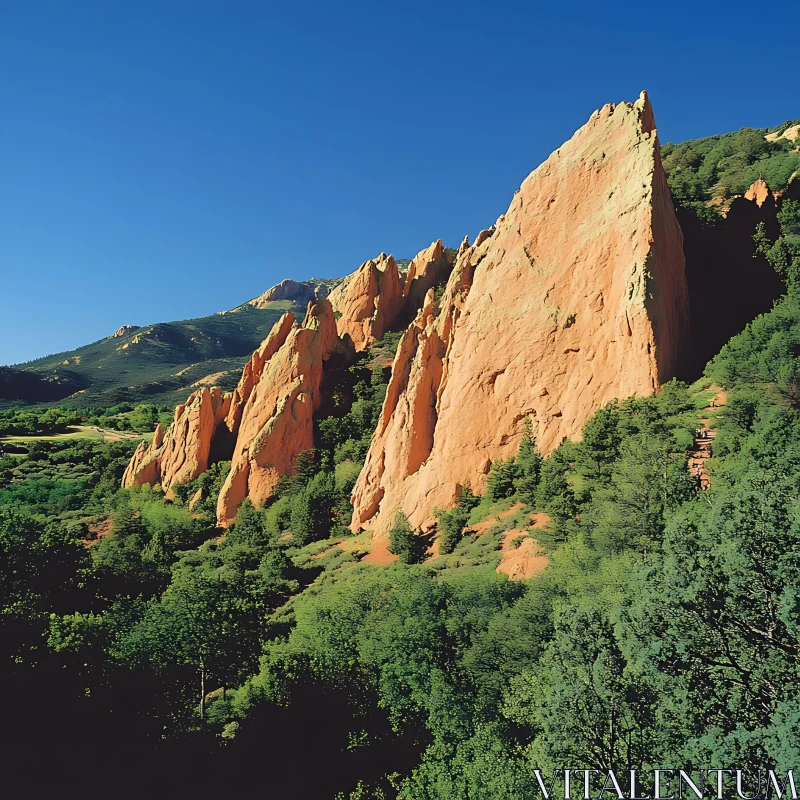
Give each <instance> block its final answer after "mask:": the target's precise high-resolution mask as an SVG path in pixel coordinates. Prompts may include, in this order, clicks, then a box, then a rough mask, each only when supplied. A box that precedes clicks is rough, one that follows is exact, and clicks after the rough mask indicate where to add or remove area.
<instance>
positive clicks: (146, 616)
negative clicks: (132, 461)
mask: <svg viewBox="0 0 800 800" xmlns="http://www.w3.org/2000/svg"><path fill="white" fill-rule="evenodd" d="M780 226H781V230H780V235H779V236H778V237H777V238H775V239H774V240H772V239H770V238H769V237H768V236H767V233H766V231H765V230H764V229H763V227H762V228H760V229H759V230H758V231H757V232H756V245H757V248H758V251H759V252H761V253H763V254H764V255H765V257H766V258H767V260H768V262H769V263H770V264H771V265H772V266H773V267H774V268H775V270H776V271H778V272H779V274H780V275H781V277H782V278H783V280H784V281H785V283H786V287H787V290H786V293H785V296H784V297H783V298H782V299H781V300H780V301H779V302H777V303H776V305H775V307H774V308H773V309H772V310H771V311H770V312H768V313H766V314H764V315H762V316H760V317H758V318H757V319H755V320H754V321H752V322H751V323H750V324H749V325H747V327H746V328H745V330H744V331H743V332H742V333H740V334H738V335H736V336H734V337H733V338H732V339H731V340H730V342H728V344H726V345H725V346H724V347H723V348H722V350H721V352H720V353H719V354H718V355H717V356H715V357H714V358H713V359H712V360H711V361H710V362H709V364H708V365H707V367H706V369H705V373H704V375H703V376H702V377H701V378H700V379H699V380H698V381H696V382H695V383H693V384H691V385H687V384H683V383H679V382H677V381H672V382H670V383H668V384H665V385H664V386H663V387H662V390H661V392H660V393H659V394H657V395H655V396H652V397H632V398H621V399H619V400H617V401H614V402H612V403H609V404H608V405H606V406H605V407H603V408H601V409H600V410H599V411H598V412H597V413H596V414H595V415H594V416H593V417H592V418H591V419H590V420H589V422H588V423H587V424H586V426H585V427H584V429H583V432H582V438H581V440H580V441H579V442H574V441H565V442H564V443H563V444H562V445H561V446H560V447H558V448H557V449H556V450H555V451H554V452H553V453H551V454H550V455H549V456H548V457H547V458H542V456H541V455H540V453H539V451H538V449H537V445H536V441H535V439H534V438H533V436H532V435H531V432H530V431H531V428H530V426H528V427H527V428H526V435H525V436H524V437H523V440H522V443H521V445H520V448H519V452H518V454H517V455H516V456H515V457H514V458H511V459H508V460H504V461H498V462H495V463H494V464H493V465H492V467H491V471H490V473H489V477H488V482H487V486H486V489H485V491H484V493H483V494H482V495H479V494H473V492H472V491H471V490H470V489H469V488H465V490H464V492H463V494H462V497H461V498H460V501H459V502H458V504H457V505H456V506H455V507H454V508H450V509H437V516H438V520H439V522H438V533H439V536H438V544H437V547H438V550H436V551H434V552H433V555H431V551H429V545H430V544H431V541H430V539H427V538H426V537H422V536H418V535H417V534H416V533H415V532H414V531H413V530H412V529H411V527H410V525H409V523H408V521H407V520H406V519H405V518H404V517H403V516H402V515H398V517H397V518H396V520H395V523H394V526H393V528H392V531H391V535H390V541H391V546H390V550H391V552H392V553H394V554H395V555H397V556H398V559H397V561H395V562H394V563H393V564H391V565H390V566H376V565H374V564H371V563H368V562H364V561H362V560H361V556H363V555H364V554H365V553H366V552H367V550H368V541H367V540H366V539H365V537H364V535H363V534H359V535H354V534H352V533H351V532H350V530H349V528H348V527H347V525H348V523H349V520H350V505H349V496H350V491H351V489H352V487H353V484H354V482H355V479H356V476H357V475H358V472H359V468H360V465H361V463H362V461H363V458H364V455H365V452H366V449H367V447H368V445H369V440H370V436H371V433H372V431H373V429H374V428H375V424H376V421H377V417H378V414H379V413H380V409H381V404H382V401H383V397H384V395H385V392H386V384H387V380H388V370H387V369H386V368H385V367H384V366H383V364H384V363H385V361H386V358H387V356H391V354H392V353H393V352H394V350H395V349H396V347H397V342H398V336H397V335H396V334H387V335H386V336H384V338H383V339H382V340H381V341H380V342H378V344H377V345H376V346H375V347H374V348H373V349H372V350H371V351H370V352H368V353H366V354H365V355H364V356H363V357H362V358H361V359H360V360H359V362H358V363H357V364H356V365H355V366H353V367H350V368H348V369H347V371H346V375H345V376H343V377H342V376H340V377H341V381H340V386H341V389H340V391H339V393H338V394H335V395H334V398H333V401H332V403H331V404H330V408H328V409H327V410H326V412H325V413H324V414H323V415H322V418H321V419H320V420H319V421H318V423H317V431H316V446H315V448H314V449H313V450H311V451H308V452H305V453H303V454H302V455H301V456H300V458H298V460H297V464H296V469H295V470H294V473H293V474H292V475H291V476H290V477H287V478H285V479H283V480H282V481H281V482H280V483H279V485H278V487H277V488H276V490H275V492H274V495H273V496H272V497H271V498H270V500H269V501H268V502H267V503H265V504H264V506H262V507H261V508H253V506H252V505H250V504H249V503H248V502H245V503H244V504H243V505H242V507H241V508H240V510H239V513H238V516H237V518H236V522H235V524H234V525H233V526H232V527H231V528H230V529H229V530H227V532H222V531H220V530H218V529H217V528H216V527H215V514H214V510H215V509H214V506H215V497H216V496H217V494H218V492H219V488H220V486H221V485H222V482H223V481H224V479H225V476H226V474H227V470H228V467H229V464H228V463H226V462H221V463H218V464H215V465H214V466H213V467H212V468H211V469H209V470H208V471H206V472H205V473H203V474H202V475H201V476H200V477H199V478H197V479H196V480H195V481H192V482H191V483H188V484H184V485H182V486H179V487H177V490H176V492H175V497H174V498H173V499H170V500H168V499H167V498H166V497H165V496H164V494H163V492H162V491H161V489H160V487H159V486H155V487H150V486H146V485H145V486H144V487H137V488H135V489H119V480H120V477H121V474H122V471H123V470H124V467H125V465H126V463H127V460H128V458H129V457H130V454H131V452H132V450H133V448H134V447H135V444H136V439H121V440H118V441H106V440H102V439H101V440H96V439H62V438H59V437H58V436H52V437H50V438H47V437H45V438H44V439H41V440H38V441H31V442H30V443H29V444H28V445H26V446H25V447H22V446H20V445H19V444H16V445H15V447H14V448H11V450H12V451H9V452H5V454H4V455H2V457H0V629H1V630H0V642H1V643H2V644H0V657H1V658H2V662H0V663H1V664H2V667H1V669H2V676H3V680H4V685H6V686H12V685H13V686H15V687H18V688H16V690H15V691H14V692H13V693H12V694H11V696H7V697H6V698H5V701H4V710H5V718H6V720H7V725H9V726H10V727H11V728H12V729H13V731H14V734H15V736H14V741H13V743H12V745H11V748H10V751H9V752H7V753H6V754H5V755H6V757H10V758H11V759H12V760H13V762H14V763H15V764H16V765H17V767H16V769H15V771H14V775H12V776H11V783H12V785H13V783H14V782H15V781H17V780H19V781H20V782H21V783H24V785H25V787H26V788H27V789H31V787H35V788H36V790H38V791H40V792H42V791H45V790H48V791H51V790H54V789H56V788H63V787H64V786H82V785H86V782H87V780H91V783H92V785H93V786H96V787H98V788H101V789H104V790H108V791H114V792H115V794H117V795H120V794H122V795H124V796H125V795H126V793H130V794H131V795H137V794H139V793H141V792H143V791H149V790H152V787H153V786H155V785H158V786H159V787H161V788H166V789H173V790H175V791H180V792H182V793H191V794H193V795H195V796H206V795H208V796H210V795H211V794H218V793H219V792H222V791H226V792H230V791H237V790H240V791H245V790H246V791H248V792H250V793H252V791H253V789H254V788H255V789H256V790H259V789H262V790H263V791H264V792H266V793H269V795H270V796H271V794H272V793H274V794H275V796H294V797H337V798H342V800H347V798H349V799H350V800H359V799H361V800H364V799H366V798H374V800H378V799H379V798H384V799H385V798H395V797H396V798H402V799H403V800H434V799H436V800H451V799H452V800H456V798H459V799H460V798H478V799H481V800H482V799H483V798H486V800H489V799H490V798H509V800H518V799H519V800H522V798H530V797H532V796H535V793H536V791H537V786H536V782H535V778H534V772H533V770H534V769H540V770H543V771H546V772H548V773H549V772H550V770H552V769H554V768H558V767H563V766H564V765H565V764H580V765H582V766H585V767H587V768H589V767H591V768H596V769H610V768H615V769H630V768H636V769H640V770H643V771H646V770H652V769H653V768H654V767H657V766H660V765H663V764H680V765H684V766H685V767H687V768H689V767H692V766H693V765H694V766H695V767H697V768H701V767H705V766H708V765H719V764H726V765H728V764H736V765H738V766H741V767H742V768H751V769H757V768H759V767H765V766H767V765H769V766H771V767H775V768H776V769H782V770H786V769H789V768H791V767H793V766H796V764H797V761H798V758H799V757H800V752H798V742H800V701H798V697H800V671H799V670H798V662H797V652H798V646H799V645H800V599H799V598H800V575H798V571H797V563H798V561H797V560H798V556H799V555H800V552H798V550H799V549H800V517H798V512H800V418H799V417H798V409H800V357H799V356H798V354H800V241H798V239H799V238H800V204H798V203H793V202H792V201H786V202H785V203H784V204H783V206H782V210H781V217H780ZM166 415H168V409H167V408H162V407H159V406H146V405H140V406H133V405H131V404H128V405H118V406H116V407H112V408H109V409H105V410H103V409H92V410H86V411H85V413H82V414H81V413H79V412H77V411H74V412H70V411H69V410H61V411H59V410H57V409H54V410H51V411H47V412H45V413H41V414H39V415H37V414H35V413H33V412H24V411H14V412H4V413H3V415H2V417H0V425H2V426H3V431H4V432H6V433H19V432H23V431H24V432H28V433H30V432H35V433H54V432H55V433H57V432H59V431H64V430H66V429H68V428H69V426H70V425H73V424H75V423H76V422H77V421H79V420H82V421H84V422H86V421H87V420H89V421H91V422H92V423H93V424H97V425H102V426H104V427H111V428H114V427H116V428H117V429H118V430H131V431H142V432H144V431H147V430H152V427H153V425H154V424H155V423H156V422H158V421H161V420H162V417H165V416H166ZM122 420H125V421H124V422H123V421H122ZM704 426H707V427H708V428H709V429H710V430H711V431H712V432H713V434H714V437H713V442H712V445H711V449H710V455H711V457H710V458H709V459H708V462H707V466H706V470H707V475H708V477H709V483H708V484H706V483H705V482H704V481H701V480H700V479H699V478H696V477H695V476H694V475H693V474H692V471H691V469H690V461H691V459H692V458H693V453H694V452H695V450H696V445H697V431H698V430H699V429H701V428H703V427H704ZM512 530H513V531H515V532H516V538H515V539H514V541H513V542H512V543H511V545H510V546H511V547H512V548H513V547H523V546H526V547H527V546H528V545H526V544H525V542H526V540H529V539H534V540H535V544H536V546H537V547H538V548H539V550H538V552H539V553H540V554H541V556H542V557H543V559H544V563H546V567H544V568H543V569H542V570H541V571H540V573H539V574H538V575H537V576H536V577H535V579H531V580H520V581H512V580H509V579H508V577H507V576H506V575H505V574H503V573H502V572H498V571H497V566H498V563H500V559H501V557H502V556H503V553H504V552H505V550H506V545H507V544H508V543H507V542H506V539H507V535H508V534H509V532H511V531H512ZM43 752H46V753H47V754H48V755H47V758H48V762H49V764H50V767H51V769H49V770H46V771H42V770H39V769H36V768H35V765H36V764H37V763H39V762H40V760H41V754H42V753H43ZM306 764H308V766H309V767H311V768H310V769H309V768H306ZM121 782H122V784H123V785H120V783H121Z"/></svg>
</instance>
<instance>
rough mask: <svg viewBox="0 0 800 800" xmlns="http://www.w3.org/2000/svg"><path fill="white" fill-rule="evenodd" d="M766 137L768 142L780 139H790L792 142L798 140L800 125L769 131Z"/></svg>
mask: <svg viewBox="0 0 800 800" xmlns="http://www.w3.org/2000/svg"><path fill="white" fill-rule="evenodd" d="M764 138H765V139H766V140H767V141H768V142H777V141H778V140H779V139H788V140H789V141H790V142H796V141H797V139H798V138H800V125H790V126H789V127H788V128H786V129H785V130H783V131H775V132H774V133H768V134H767V135H766V136H765V137H764Z"/></svg>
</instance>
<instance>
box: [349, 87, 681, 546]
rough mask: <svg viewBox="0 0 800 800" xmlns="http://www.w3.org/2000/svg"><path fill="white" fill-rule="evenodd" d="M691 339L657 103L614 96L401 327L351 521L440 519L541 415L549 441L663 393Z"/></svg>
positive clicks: (381, 528)
mask: <svg viewBox="0 0 800 800" xmlns="http://www.w3.org/2000/svg"><path fill="white" fill-rule="evenodd" d="M687 333H688V295H687V289H686V280H685V275H684V259H683V251H682V235H681V231H680V228H679V226H678V224H677V222H676V219H675V214H674V211H673V208H672V203H671V199H670V195H669V191H668V188H667V184H666V178H665V176H664V173H663V170H662V167H661V161H660V156H659V150H658V143H657V137H656V130H655V122H654V119H653V113H652V109H651V107H650V103H649V101H648V99H647V96H646V95H645V94H644V93H643V94H642V96H641V97H640V98H639V99H638V100H637V102H636V103H633V104H627V103H623V104H620V105H617V106H614V105H607V106H604V107H603V108H602V109H600V110H599V111H597V112H595V113H594V114H593V115H592V116H591V117H590V119H589V121H588V122H587V123H586V125H584V126H583V127H582V128H581V129H580V130H578V131H577V132H576V134H575V135H574V136H573V137H572V139H570V141H569V142H567V143H566V144H564V145H563V146H562V147H561V148H559V149H558V150H557V151H556V152H555V153H553V155H551V156H550V158H548V159H547V161H545V162H544V164H542V165H541V166H540V167H539V168H538V169H536V170H534V172H532V173H531V174H530V175H529V176H528V178H527V179H526V180H525V181H524V183H523V184H522V187H521V189H520V190H519V191H518V192H517V193H516V195H515V197H514V199H513V201H512V203H511V206H510V207H509V209H508V211H507V213H506V214H504V215H503V216H502V217H500V219H499V220H498V221H497V224H496V226H495V228H494V229H493V230H492V231H485V232H483V233H482V234H481V235H480V236H479V237H478V239H477V240H476V242H475V244H474V245H473V246H472V247H467V246H466V245H462V248H461V250H460V251H459V256H458V258H457V261H456V265H455V267H454V269H453V272H452V275H451V276H450V279H449V281H448V285H447V288H446V290H445V293H444V296H443V297H442V299H441V301H440V302H438V303H434V301H433V296H432V293H429V294H428V297H427V298H426V304H425V307H424V308H423V309H422V310H421V311H420V312H419V314H418V315H417V317H416V319H415V320H414V322H413V323H412V324H411V326H410V327H409V329H408V330H407V331H406V332H405V334H404V335H403V338H402V340H401V343H400V346H399V348H398V352H397V355H396V358H395V361H394V365H393V368H392V378H391V382H390V385H389V388H388V391H387V395H386V400H385V402H384V406H383V411H382V414H381V418H380V421H379V423H378V428H377V430H376V431H375V434H374V436H373V440H372V445H371V447H370V451H369V453H368V455H367V459H366V463H365V465H364V468H363V470H362V472H361V475H360V476H359V479H358V482H357V483H356V486H355V489H354V491H353V498H352V499H353V505H354V512H353V527H354V528H355V529H359V528H362V527H367V528H372V529H373V530H375V531H376V532H378V533H379V534H383V533H385V531H386V530H387V528H388V526H389V524H390V521H391V518H392V516H393V515H394V512H395V510H396V509H398V508H402V509H403V510H404V511H405V513H406V514H408V515H409V518H410V521H411V522H412V524H413V525H415V526H423V527H424V526H427V525H428V524H429V523H430V522H431V521H432V517H431V514H432V509H433V508H434V506H437V505H439V506H448V505H449V504H451V503H452V502H453V500H454V499H455V498H456V497H457V495H458V493H459V491H460V487H461V486H463V485H464V484H470V485H471V487H472V488H473V489H474V490H478V491H480V490H482V489H483V487H484V483H485V476H486V474H487V472H488V470H489V466H490V465H491V463H492V461H494V460H496V459H498V458H506V457H509V456H511V455H514V454H515V453H516V450H517V447H518V444H519V439H520V437H521V434H522V429H523V422H524V420H525V418H526V417H530V419H531V421H532V423H533V426H534V431H535V433H536V435H537V438H538V442H539V446H540V448H541V449H542V450H543V451H544V452H548V451H550V450H552V449H553V448H554V447H555V446H557V445H558V444H559V443H560V442H561V441H562V439H563V438H564V437H565V436H570V437H575V436H577V435H578V434H579V433H580V430H581V427H582V426H583V424H584V422H585V421H586V420H587V419H588V418H589V417H590V416H591V415H592V414H593V413H594V411H596V410H597V408H598V407H600V406H601V405H603V404H604V403H606V402H608V401H609V400H611V399H613V398H615V397H620V398H622V397H627V396H629V395H633V394H650V393H652V392H654V391H656V390H657V389H658V387H659V384H660V383H661V382H662V381H664V380H666V379H668V378H670V377H671V376H672V375H673V374H674V372H675V369H676V366H677V362H678V356H679V350H680V347H681V345H682V343H684V342H685V341H686V337H687Z"/></svg>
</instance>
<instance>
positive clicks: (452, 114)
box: [0, 0, 800, 364]
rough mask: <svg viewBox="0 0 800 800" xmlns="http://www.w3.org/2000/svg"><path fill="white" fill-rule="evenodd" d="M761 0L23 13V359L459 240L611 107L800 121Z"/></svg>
mask: <svg viewBox="0 0 800 800" xmlns="http://www.w3.org/2000/svg"><path fill="white" fill-rule="evenodd" d="M762 8H763V6H761V5H759V4H755V3H736V2H727V3H725V4H719V5H717V4H713V5H712V4H701V3H698V2H692V3H686V2H672V3H664V4H660V5H659V6H658V7H656V6H655V5H654V4H650V3H642V2H641V0H640V1H639V2H636V3H629V2H617V3H613V4H612V3H609V4H601V3H582V2H577V3H570V4H555V3H537V2H533V0H529V1H528V2H502V0H494V1H493V2H491V3H489V2H486V3H480V4H479V3H470V2H458V3H456V2H441V3H437V2H434V1H431V2H425V3H417V2H402V3H387V2H375V1H374V0H373V1H372V2H364V3H360V2H349V3H348V2H341V3H332V2H329V3H322V2H304V3H303V2H295V3H292V4H286V3H283V4H272V3H268V2H244V0H227V1H226V2H221V1H220V2H204V0H191V1H188V0H187V1H186V2H179V1H178V0H158V2H150V0H136V2H132V0H129V2H123V1H122V0H120V2H107V1H106V0H104V1H103V2H89V0H72V2H69V3H65V2H63V1H62V0H58V1H57V2H44V1H41V2H40V1H39V0H21V1H17V0H5V2H3V3H2V5H0V74H2V76H3V78H2V80H0V278H1V279H2V282H1V283H0V287H1V288H0V364H7V363H16V362H20V361H24V360H27V359H31V358H35V357H37V356H41V355H44V354H47V353H54V352H59V351H62V350H69V349H72V348H74V347H76V346H79V345H81V344H86V343H87V342H90V341H93V340H96V339H99V338H101V337H103V336H106V335H108V334H110V333H112V332H113V331H114V330H115V329H116V328H117V327H119V326H120V325H122V324H126V323H133V324H146V323H150V322H156V321H166V320H171V319H183V318H187V317H196V316H201V315H204V314H209V313H212V312H214V311H218V310H221V309H227V308H231V307H234V306H236V305H238V304H239V303H241V302H243V301H245V300H247V299H249V298H250V297H253V296H254V295H257V294H259V293H260V292H262V291H264V289H266V288H267V287H269V286H270V285H272V284H274V283H276V282H277V281H279V280H281V279H282V278H285V277H292V278H296V279H303V278H308V277H311V276H312V275H319V276H334V275H342V274H345V273H347V272H349V271H352V270H353V269H354V268H355V267H356V266H358V264H359V263H361V262H362V261H364V260H366V259H367V258H370V257H373V256H375V255H376V254H377V253H379V252H380V251H381V250H385V251H387V252H391V253H394V254H395V255H396V256H397V257H398V258H408V257H411V256H413V255H414V253H416V252H417V251H418V250H419V249H421V248H423V247H425V246H427V245H428V244H429V243H430V242H431V241H433V240H434V239H437V238H439V237H441V238H443V239H444V241H445V243H446V244H448V245H452V246H455V245H457V244H458V242H459V241H460V240H461V238H462V237H463V236H464V234H469V235H470V236H474V235H475V233H477V232H478V231H479V230H480V229H481V228H484V227H487V226H488V225H490V224H491V223H492V222H493V221H494V220H495V218H496V217H497V216H498V215H499V214H501V213H502V212H503V211H505V209H506V208H507V206H508V204H509V202H510V200H511V196H512V194H513V192H514V191H515V189H516V188H517V187H518V186H519V184H520V182H521V181H522V179H523V178H524V177H525V175H527V173H528V172H530V171H531V170H532V169H533V168H534V167H535V166H536V165H537V164H539V163H540V162H541V161H542V160H543V159H544V158H546V157H547V155H548V154H549V153H550V152H551V151H552V150H553V149H555V148H556V147H558V145H559V144H560V143H561V142H562V141H564V140H565V139H566V138H568V137H569V136H570V135H571V134H572V132H573V131H574V130H575V129H576V128H577V127H579V126H580V125H582V124H583V122H584V121H585V120H586V118H587V117H588V115H589V114H590V113H591V112H592V110H593V109H595V108H596V107H599V106H600V105H602V104H603V103H606V102H618V101H620V100H633V99H635V97H636V96H637V95H638V93H639V91H640V90H641V89H643V88H646V89H647V90H648V91H649V93H650V96H651V99H652V101H653V105H654V108H655V113H656V120H657V122H658V125H659V133H660V136H661V140H662V141H680V140H683V139H687V138H694V137H697V136H704V135H710V134H713V133H721V132H724V131H728V130H734V129H737V128H740V127H743V126H745V125H750V126H753V127H762V126H767V125H777V124H779V123H780V122H782V121H784V120H786V119H788V118H795V117H798V116H800V92H798V89H797V86H798V83H797V81H798V74H799V73H798V68H797V40H798V32H799V30H798V29H799V28H800V24H798V22H797V20H796V19H794V18H793V17H792V15H791V14H790V13H789V8H790V5H783V6H782V8H783V12H784V13H777V11H776V13H768V14H767V13H761V9H762Z"/></svg>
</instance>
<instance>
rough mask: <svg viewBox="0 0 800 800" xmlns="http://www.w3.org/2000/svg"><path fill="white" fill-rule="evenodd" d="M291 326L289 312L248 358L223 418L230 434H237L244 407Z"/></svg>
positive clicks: (292, 320) (292, 319)
mask: <svg viewBox="0 0 800 800" xmlns="http://www.w3.org/2000/svg"><path fill="white" fill-rule="evenodd" d="M293 325H294V314H292V312H291V311H289V312H288V313H286V314H284V315H283V316H282V317H281V318H280V319H279V320H278V321H277V322H276V323H275V324H274V325H273V326H272V330H271V331H270V332H269V334H268V336H267V338H266V339H264V341H263V342H262V343H261V346H260V347H259V348H258V350H256V351H255V353H253V355H252V356H250V360H249V361H248V362H247V363H246V364H245V365H244V369H243V370H242V377H241V378H239V384H238V385H237V387H236V388H235V389H234V390H233V397H232V398H231V404H230V409H229V410H228V414H227V415H226V417H225V425H226V427H227V429H228V431H230V433H232V434H234V435H235V434H236V433H237V432H238V430H239V423H240V422H241V421H242V413H243V412H244V407H245V405H246V403H247V401H248V400H249V399H250V394H251V393H252V391H253V387H254V386H255V385H256V384H257V383H258V381H259V380H261V373H262V371H263V369H264V365H265V364H266V363H267V362H268V361H269V360H270V359H271V358H272V356H274V355H275V353H276V352H277V351H278V350H279V349H280V347H281V346H282V345H283V343H284V342H285V341H286V337H287V336H288V335H289V331H290V330H291V329H292V326H293Z"/></svg>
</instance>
